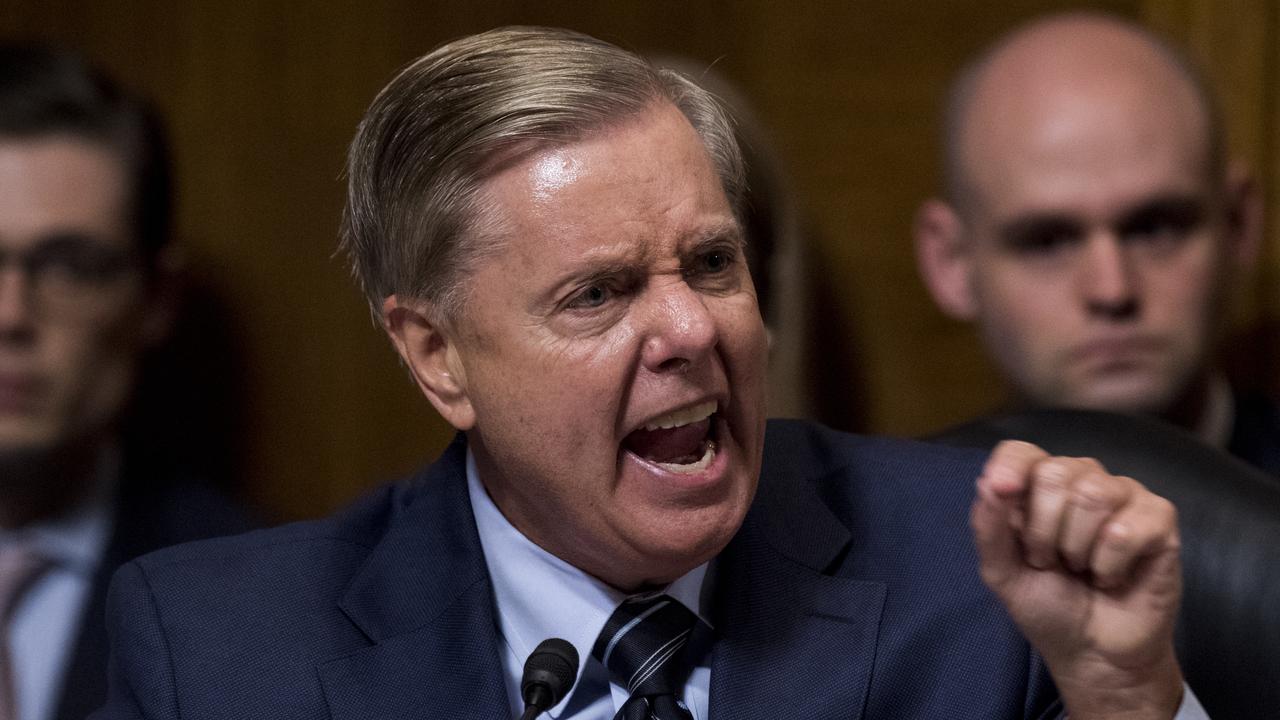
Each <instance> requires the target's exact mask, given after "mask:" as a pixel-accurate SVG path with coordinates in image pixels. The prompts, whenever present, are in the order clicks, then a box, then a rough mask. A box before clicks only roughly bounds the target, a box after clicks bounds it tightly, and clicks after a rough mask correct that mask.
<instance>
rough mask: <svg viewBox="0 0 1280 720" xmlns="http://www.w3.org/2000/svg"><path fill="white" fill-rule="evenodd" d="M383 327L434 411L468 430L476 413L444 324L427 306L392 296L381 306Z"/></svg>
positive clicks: (455, 347)
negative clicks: (433, 407)
mask: <svg viewBox="0 0 1280 720" xmlns="http://www.w3.org/2000/svg"><path fill="white" fill-rule="evenodd" d="M382 327H383V329H384V330H386V332H387V336H388V337H390V338H391V342H392V344H394V345H395V347H396V351H397V352H399V353H400V357H401V358H402V359H403V360H404V364H405V366H406V367H408V368H409V373H410V374H411V375H412V376H413V380H414V382H416V383H417V384H418V388H419V389H420V390H422V394H423V395H426V396H427V399H428V400H430V401H431V404H432V405H433V406H435V409H436V411H437V412H439V413H440V415H441V416H442V417H444V419H445V420H446V421H448V423H449V424H450V425H452V426H454V427H455V428H457V429H459V430H462V431H464V432H465V431H467V430H470V429H471V428H472V427H473V426H474V425H475V422H476V416H475V409H474V408H472V406H471V398H470V396H468V395H467V378H466V371H465V370H464V368H463V366H462V359H461V358H460V357H459V355H458V346H457V342H456V340H455V339H454V337H453V336H452V333H451V332H450V329H449V328H447V327H445V323H443V322H440V321H438V320H437V319H436V316H435V313H434V312H432V309H431V307H430V306H429V305H428V304H427V303H425V302H422V301H413V300H407V299H406V300H401V299H400V298H398V297H397V296H395V295H392V296H390V297H388V298H387V299H386V300H384V301H383V303H382Z"/></svg>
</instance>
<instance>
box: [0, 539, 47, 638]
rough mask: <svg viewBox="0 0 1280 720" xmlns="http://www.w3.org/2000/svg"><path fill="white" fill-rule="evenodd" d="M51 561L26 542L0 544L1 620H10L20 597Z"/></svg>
mask: <svg viewBox="0 0 1280 720" xmlns="http://www.w3.org/2000/svg"><path fill="white" fill-rule="evenodd" d="M48 565H49V561H48V559H46V558H45V557H44V556H43V555H41V554H39V553H37V552H36V551H35V550H34V549H33V548H32V547H31V546H30V545H28V544H26V543H5V544H3V545H0V621H5V620H8V618H9V615H10V613H12V612H13V609H14V608H15V607H16V606H17V604H18V603H17V601H18V598H19V597H20V596H21V595H22V591H23V590H25V589H26V587H27V585H29V584H30V583H31V582H32V581H33V580H35V579H36V578H37V577H39V575H40V573H41V572H43V571H44V569H45V568H46V567H48Z"/></svg>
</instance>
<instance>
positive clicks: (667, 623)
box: [591, 595, 698, 695]
mask: <svg viewBox="0 0 1280 720" xmlns="http://www.w3.org/2000/svg"><path fill="white" fill-rule="evenodd" d="M697 622H698V616H696V615H694V614H693V613H692V612H690V610H689V609H688V608H686V607H685V606H684V605H682V604H680V601H678V600H676V599H675V598H672V597H670V596H669V595H648V596H637V597H633V598H627V599H626V600H624V601H623V602H622V604H621V605H619V606H618V609H617V610H614V611H613V615H611V616H610V617H609V621H608V622H606V623H605V624H604V630H602V631H600V637H599V638H597V639H596V644H595V647H594V648H593V649H592V651H591V654H592V655H593V656H594V657H595V659H596V660H599V661H600V663H601V664H603V665H604V666H605V667H606V668H608V670H609V673H610V674H611V675H612V676H613V678H614V680H615V681H616V682H618V683H619V684H621V685H624V686H626V688H627V692H629V693H631V694H632V695H663V694H672V693H675V692H676V691H677V690H678V688H679V687H680V686H681V685H682V684H683V678H682V677H681V676H682V674H683V672H682V671H683V665H684V664H683V663H682V662H680V661H679V658H680V655H681V652H680V651H681V650H683V649H684V646H685V643H686V642H687V641H688V639H689V634H690V633H691V632H693V626H694V625H695V624H696V623H697Z"/></svg>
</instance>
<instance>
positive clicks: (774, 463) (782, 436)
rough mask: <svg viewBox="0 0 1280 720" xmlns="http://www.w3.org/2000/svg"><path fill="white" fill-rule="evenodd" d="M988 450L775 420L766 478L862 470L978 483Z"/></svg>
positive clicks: (768, 435)
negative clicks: (778, 474)
mask: <svg viewBox="0 0 1280 720" xmlns="http://www.w3.org/2000/svg"><path fill="white" fill-rule="evenodd" d="M988 454H989V452H988V451H986V450H975V449H971V448H958V447H951V446H947V445H938V444H934V443H929V442H924V441H920V440H909V439H903V438H894V437H880V436H868V435H855V434H851V433H847V432H842V431H839V430H833V429H831V428H829V427H826V426H824V425H821V424H818V423H813V422H808V421H804V420H770V421H769V426H768V430H767V432H766V433H765V453H764V468H765V473H766V474H768V473H769V472H770V471H777V470H791V471H794V470H795V469H796V468H804V469H806V471H807V472H808V473H809V474H811V475H814V476H821V475H825V474H829V473H833V472H837V471H846V470H849V469H851V468H852V469H854V470H856V469H858V468H863V469H867V468H875V469H877V470H879V471H881V472H884V471H890V472H901V471H909V472H910V474H912V475H919V474H921V473H931V474H936V473H943V474H946V475H951V474H959V475H963V476H967V477H969V478H970V479H972V478H974V477H976V472H977V471H978V470H980V469H981V467H982V464H983V462H985V460H986V458H987V455H988Z"/></svg>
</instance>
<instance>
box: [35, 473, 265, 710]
mask: <svg viewBox="0 0 1280 720" xmlns="http://www.w3.org/2000/svg"><path fill="white" fill-rule="evenodd" d="M151 455H152V454H151V453H148V452H146V451H136V452H129V451H127V452H126V453H125V455H124V459H123V463H122V466H121V475H120V486H119V494H118V496H117V500H116V504H115V513H114V515H113V517H112V529H111V535H110V539H109V540H108V542H107V545H106V546H105V548H104V550H103V554H102V560H101V562H100V564H99V566H98V568H97V569H96V570H95V571H94V575H93V581H92V583H91V585H90V587H89V593H88V596H87V598H86V600H85V606H84V610H83V612H82V613H81V620H80V629H79V632H78V636H77V637H76V639H75V642H74V646H73V649H72V651H71V656H70V658H69V661H68V664H67V666H66V670H65V672H64V674H63V680H62V687H61V689H60V690H59V691H58V699H57V701H56V702H55V703H54V715H53V720H83V719H84V718H85V717H86V716H87V715H88V714H89V713H91V712H93V710H95V709H96V708H98V707H101V706H102V703H103V702H104V701H105V700H106V696H107V658H108V656H109V644H108V640H107V630H106V625H105V622H104V618H105V615H106V599H107V588H108V586H109V584H110V581H111V576H112V575H113V574H114V573H115V571H116V569H117V568H119V567H120V565H122V564H123V563H125V562H127V561H129V560H132V559H133V558H136V557H138V556H140V555H144V554H146V553H149V552H152V551H154V550H158V549H160V548H163V547H168V546H170V545H175V544H178V543H183V542H188V541H191V540H201V539H205V538H211V537H217V536H219V535H227V534H233V533H239V532H243V531H245V530H247V529H249V528H250V527H251V524H250V522H249V521H248V520H247V519H246V516H245V515H244V513H243V512H242V511H241V510H240V509H239V508H238V507H236V506H235V505H233V504H232V503H231V502H230V501H228V499H227V498H226V496H225V495H223V494H222V493H221V492H219V491H218V490H215V489H214V488H213V487H212V486H211V485H210V484H209V483H205V482H199V481H196V480H194V479H188V478H186V477H182V476H178V475H175V473H174V471H173V470H171V469H162V468H160V467H158V466H157V463H156V462H155V461H154V460H153V459H152V457H151Z"/></svg>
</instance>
